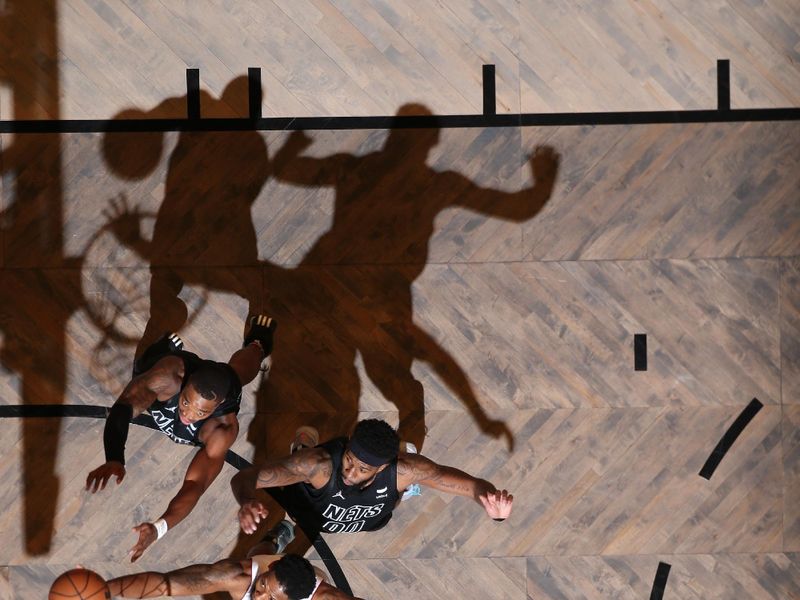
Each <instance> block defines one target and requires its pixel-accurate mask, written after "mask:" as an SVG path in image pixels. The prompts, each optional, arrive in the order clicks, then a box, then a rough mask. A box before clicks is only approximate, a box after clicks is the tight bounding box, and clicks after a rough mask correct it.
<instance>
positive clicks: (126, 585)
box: [108, 559, 252, 598]
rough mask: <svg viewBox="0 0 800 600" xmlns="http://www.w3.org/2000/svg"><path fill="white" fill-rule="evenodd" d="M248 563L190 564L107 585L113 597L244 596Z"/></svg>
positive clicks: (127, 578) (121, 579) (113, 581)
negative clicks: (173, 569)
mask: <svg viewBox="0 0 800 600" xmlns="http://www.w3.org/2000/svg"><path fill="white" fill-rule="evenodd" d="M251 566H252V565H251V561H249V560H245V561H241V562H240V561H234V560H227V559H226V560H221V561H219V562H216V563H214V564H212V565H190V566H188V567H184V568H183V569H178V570H177V571H170V572H169V573H156V572H154V571H147V572H145V573H136V574H135V575H125V576H124V577H117V578H116V579H111V580H109V582H108V588H109V590H111V597H112V598H117V597H118V598H160V597H163V596H168V597H173V596H194V595H199V594H210V593H213V592H228V593H229V594H231V595H232V596H233V597H235V598H240V597H242V596H244V594H245V592H246V591H247V588H248V587H249V586H250V569H251Z"/></svg>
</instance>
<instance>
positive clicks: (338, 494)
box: [333, 492, 344, 500]
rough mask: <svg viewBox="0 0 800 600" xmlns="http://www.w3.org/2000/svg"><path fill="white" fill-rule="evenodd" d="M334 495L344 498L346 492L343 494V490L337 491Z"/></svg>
mask: <svg viewBox="0 0 800 600" xmlns="http://www.w3.org/2000/svg"><path fill="white" fill-rule="evenodd" d="M333 497H334V498H341V499H342V500H344V494H342V492H336V493H335V494H334V495H333Z"/></svg>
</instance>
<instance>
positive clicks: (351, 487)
mask: <svg viewBox="0 0 800 600" xmlns="http://www.w3.org/2000/svg"><path fill="white" fill-rule="evenodd" d="M338 475H339V489H341V490H342V492H344V493H345V494H349V493H351V492H355V491H358V490H360V489H361V487H362V486H361V484H358V483H356V484H353V485H347V484H346V483H345V482H344V474H343V473H342V470H341V469H339V474H338Z"/></svg>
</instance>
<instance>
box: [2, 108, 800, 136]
mask: <svg viewBox="0 0 800 600" xmlns="http://www.w3.org/2000/svg"><path fill="white" fill-rule="evenodd" d="M745 121H748V122H749V121H800V108H745V109H732V110H725V111H720V110H674V111H634V112H587V113H522V114H500V115H419V116H396V115H395V116H375V117H264V118H260V119H252V118H208V119H120V120H109V119H105V120H103V119H66V120H45V119H42V120H19V121H0V133H14V134H24V133H142V132H159V131H306V130H316V131H325V130H328V131H336V130H361V129H460V128H473V127H561V126H569V125H655V124H681V123H741V122H745Z"/></svg>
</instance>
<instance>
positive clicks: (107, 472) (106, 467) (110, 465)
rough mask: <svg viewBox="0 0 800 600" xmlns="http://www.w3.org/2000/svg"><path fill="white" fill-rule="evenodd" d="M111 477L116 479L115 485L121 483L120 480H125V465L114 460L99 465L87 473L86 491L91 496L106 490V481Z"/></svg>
mask: <svg viewBox="0 0 800 600" xmlns="http://www.w3.org/2000/svg"><path fill="white" fill-rule="evenodd" d="M112 477H116V478H117V485H119V484H120V483H122V480H123V479H124V478H125V465H123V464H122V463H119V462H117V461H115V460H110V461H108V462H107V463H105V464H102V465H100V466H99V467H97V468H96V469H95V470H94V471H92V472H91V473H89V476H88V477H87V478H86V489H87V490H88V491H90V492H91V493H93V494H94V493H95V492H96V491H97V490H104V489H106V484H107V483H108V480H109V479H111V478H112Z"/></svg>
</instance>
